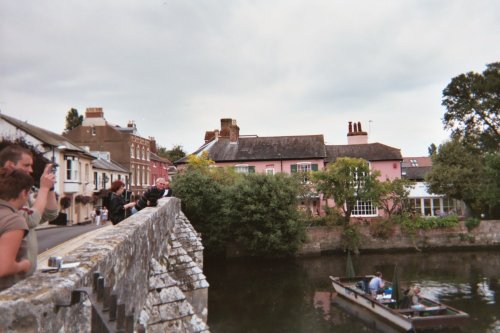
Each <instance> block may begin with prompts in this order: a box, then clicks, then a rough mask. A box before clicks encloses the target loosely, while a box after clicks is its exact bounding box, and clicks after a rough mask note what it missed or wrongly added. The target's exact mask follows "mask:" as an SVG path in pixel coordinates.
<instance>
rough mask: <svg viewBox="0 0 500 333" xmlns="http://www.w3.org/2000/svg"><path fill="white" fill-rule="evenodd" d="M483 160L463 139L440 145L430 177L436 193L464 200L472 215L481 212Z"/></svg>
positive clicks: (431, 188)
mask: <svg viewBox="0 0 500 333" xmlns="http://www.w3.org/2000/svg"><path fill="white" fill-rule="evenodd" d="M483 176H484V173H483V158H482V156H481V155H479V154H477V152H475V150H474V149H473V148H471V147H468V146H466V145H465V143H464V142H463V141H461V140H459V139H453V140H451V141H448V142H445V143H444V144H442V145H440V146H439V148H438V151H437V153H436V154H434V155H433V156H432V170H431V171H430V172H429V173H428V174H427V175H426V181H427V183H428V185H429V190H430V191H431V192H432V193H437V194H445V195H447V196H449V197H450V198H453V199H457V200H462V201H463V202H464V203H465V204H466V205H467V207H468V208H470V209H472V211H475V212H480V211H481V204H480V201H479V198H480V189H481V183H482V182H483V181H485V179H483Z"/></svg>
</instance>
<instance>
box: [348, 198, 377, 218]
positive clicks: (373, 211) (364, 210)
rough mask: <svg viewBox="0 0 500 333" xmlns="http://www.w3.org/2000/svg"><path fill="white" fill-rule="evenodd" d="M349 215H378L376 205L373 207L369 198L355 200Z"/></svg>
mask: <svg viewBox="0 0 500 333" xmlns="http://www.w3.org/2000/svg"><path fill="white" fill-rule="evenodd" d="M351 216H354V217H374V216H378V207H375V206H374V205H373V202H372V201H371V200H368V201H360V200H356V204H355V205H354V208H353V210H352V213H351Z"/></svg>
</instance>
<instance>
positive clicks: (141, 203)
mask: <svg viewBox="0 0 500 333" xmlns="http://www.w3.org/2000/svg"><path fill="white" fill-rule="evenodd" d="M167 184H168V185H167ZM167 186H168V187H167ZM166 187H167V188H166ZM166 196H168V197H171V196H172V190H171V189H170V184H169V183H168V182H167V181H165V179H164V178H158V179H157V180H156V185H155V186H153V187H151V188H150V189H148V190H147V191H146V192H144V194H143V195H142V196H141V198H140V199H139V200H137V203H136V205H135V207H134V208H135V211H140V210H141V209H143V208H145V207H155V206H156V205H157V204H158V199H160V198H162V197H166Z"/></svg>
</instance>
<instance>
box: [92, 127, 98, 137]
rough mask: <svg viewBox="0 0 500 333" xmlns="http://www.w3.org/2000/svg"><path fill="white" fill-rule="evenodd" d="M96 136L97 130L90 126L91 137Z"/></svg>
mask: <svg viewBox="0 0 500 333" xmlns="http://www.w3.org/2000/svg"><path fill="white" fill-rule="evenodd" d="M96 134H97V130H96V128H95V126H92V135H93V136H95V135H96Z"/></svg>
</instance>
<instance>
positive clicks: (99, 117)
mask: <svg viewBox="0 0 500 333" xmlns="http://www.w3.org/2000/svg"><path fill="white" fill-rule="evenodd" d="M105 125H106V119H104V111H103V110H102V108H101V107H93V108H87V109H86V110H85V118H83V122H82V126H105Z"/></svg>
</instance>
